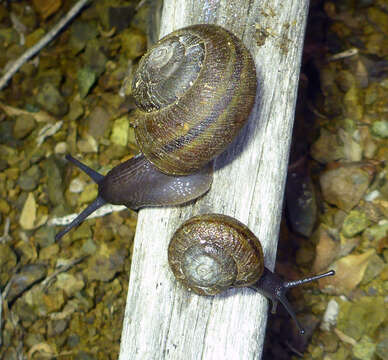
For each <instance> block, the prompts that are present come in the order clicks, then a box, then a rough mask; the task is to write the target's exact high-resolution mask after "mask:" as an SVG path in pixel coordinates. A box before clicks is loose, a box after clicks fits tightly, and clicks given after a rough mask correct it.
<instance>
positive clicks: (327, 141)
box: [311, 128, 344, 164]
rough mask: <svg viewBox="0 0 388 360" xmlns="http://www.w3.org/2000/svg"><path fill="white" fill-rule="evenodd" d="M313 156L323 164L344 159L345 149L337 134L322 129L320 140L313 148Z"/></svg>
mask: <svg viewBox="0 0 388 360" xmlns="http://www.w3.org/2000/svg"><path fill="white" fill-rule="evenodd" d="M311 156H312V157H313V158H314V159H315V160H317V161H319V162H320V163H323V164H327V163H329V162H331V161H336V160H339V159H343V157H344V149H343V144H342V142H341V139H340V138H339V136H338V135H337V134H333V133H331V132H329V131H327V130H326V129H325V128H322V129H321V133H320V136H319V138H318V139H317V141H315V143H314V144H313V145H312V147H311Z"/></svg>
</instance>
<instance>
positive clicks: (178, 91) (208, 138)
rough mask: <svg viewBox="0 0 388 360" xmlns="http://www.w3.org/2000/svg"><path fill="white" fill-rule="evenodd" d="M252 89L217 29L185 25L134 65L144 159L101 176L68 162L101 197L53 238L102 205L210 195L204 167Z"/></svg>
mask: <svg viewBox="0 0 388 360" xmlns="http://www.w3.org/2000/svg"><path fill="white" fill-rule="evenodd" d="M256 85H257V80H256V69H255V65H254V61H253V59H252V56H251V55H250V53H249V51H248V49H247V48H246V47H245V46H244V44H243V42H242V41H241V40H240V39H238V38H237V37H236V36H235V35H233V34H232V33H230V32H229V31H227V30H225V29H223V28H222V27H220V26H216V25H209V24H199V25H193V26H189V27H186V28H183V29H181V30H177V31H174V32H172V33H171V34H169V35H167V36H166V37H164V38H163V39H161V40H160V41H159V42H157V43H156V44H155V45H154V46H153V47H151V48H150V49H149V50H148V52H147V53H146V54H145V55H144V56H143V58H142V59H141V60H140V63H139V67H138V69H137V71H136V73H135V74H134V78H133V83H132V93H133V96H134V98H135V102H136V104H137V106H138V109H136V110H135V112H134V115H133V118H134V121H133V126H134V129H135V135H136V139H137V142H138V145H139V147H140V150H141V152H142V154H140V155H138V156H136V157H134V158H132V159H130V160H128V161H126V162H124V163H122V164H120V165H118V166H117V167H115V168H113V169H112V170H111V171H110V172H109V173H108V174H107V175H106V176H102V175H100V174H99V173H96V172H95V171H94V170H92V169H90V168H88V167H87V166H86V165H84V164H82V163H80V162H79V161H78V160H76V159H74V158H73V157H71V156H69V155H68V156H67V159H68V160H69V161H71V162H73V163H74V164H75V165H77V166H78V167H79V168H80V169H82V170H83V171H85V172H86V173H87V174H88V175H89V176H90V177H91V178H92V179H93V180H94V181H95V182H96V183H98V189H99V195H98V197H97V198H96V200H95V201H94V202H93V203H92V204H90V205H89V206H88V207H87V208H86V209H85V210H84V211H83V212H82V213H81V214H80V215H79V216H78V217H77V218H76V219H75V220H74V221H73V222H71V223H70V224H69V225H67V226H66V227H65V228H64V229H63V230H62V231H61V232H59V233H58V234H57V236H56V239H59V238H61V237H62V236H63V235H64V234H66V233H67V232H68V231H69V230H71V229H72V228H73V227H75V226H77V225H79V224H80V223H81V222H82V221H83V220H84V219H85V218H86V217H87V216H89V215H90V214H91V213H92V212H93V211H95V210H96V209H97V208H99V207H100V206H102V205H103V204H105V203H111V204H123V205H126V206H127V207H129V208H132V209H138V208H140V207H143V206H161V205H176V204H182V203H185V202H188V201H190V200H193V199H195V198H197V197H199V196H201V195H202V194H204V193H205V192H206V191H208V189H209V188H210V186H211V182H212V166H211V165H209V162H210V161H211V160H212V159H214V158H215V157H216V156H217V155H219V154H220V153H221V152H222V151H223V150H224V149H225V148H226V147H227V146H228V145H229V144H230V143H231V142H232V140H233V139H234V138H235V136H236V135H237V133H238V132H239V130H240V129H241V127H242V126H243V125H244V123H245V122H246V120H247V118H248V115H249V113H250V111H251V109H252V106H253V104H254V100H255V94H256Z"/></svg>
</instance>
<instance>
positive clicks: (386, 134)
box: [371, 120, 388, 139]
mask: <svg viewBox="0 0 388 360" xmlns="http://www.w3.org/2000/svg"><path fill="white" fill-rule="evenodd" d="M371 131H372V134H373V135H375V136H377V137H380V138H383V139H386V138H388V121H387V120H382V121H375V122H374V123H373V125H372V128H371Z"/></svg>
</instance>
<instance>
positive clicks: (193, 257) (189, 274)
mask: <svg viewBox="0 0 388 360" xmlns="http://www.w3.org/2000/svg"><path fill="white" fill-rule="evenodd" d="M168 262H169V264H170V267H171V269H172V271H173V273H174V275H175V277H176V278H177V279H178V280H179V281H181V282H182V283H183V284H184V285H185V286H186V287H187V288H189V289H191V290H192V291H194V292H196V293H197V294H200V295H215V294H218V293H220V292H222V291H224V290H226V289H227V288H229V287H235V286H237V287H238V286H249V285H252V284H254V283H255V282H257V281H258V279H259V278H260V276H261V274H262V273H263V270H264V262H263V251H262V248H261V245H260V242H259V240H258V239H257V238H256V237H255V235H254V234H253V233H252V232H251V231H250V230H249V229H248V228H247V227H246V226H245V225H244V224H242V223H240V222H239V221H238V220H236V219H233V218H231V217H229V216H225V215H220V214H205V215H199V216H195V217H193V218H191V219H189V220H187V221H186V222H185V223H183V224H182V225H181V226H180V227H179V229H178V230H177V231H176V232H175V234H174V236H173V237H172V239H171V242H170V244H169V247H168Z"/></svg>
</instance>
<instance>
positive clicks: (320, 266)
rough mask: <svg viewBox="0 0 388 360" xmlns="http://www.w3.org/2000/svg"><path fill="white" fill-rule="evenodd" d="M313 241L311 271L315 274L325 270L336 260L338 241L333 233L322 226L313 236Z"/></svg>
mask: <svg viewBox="0 0 388 360" xmlns="http://www.w3.org/2000/svg"><path fill="white" fill-rule="evenodd" d="M337 236H338V234H337ZM313 239H317V240H316V241H317V246H316V250H315V253H316V255H315V261H314V265H313V270H314V272H315V273H319V272H321V271H324V270H325V269H327V268H328V267H329V265H330V264H331V263H332V262H333V261H334V260H335V259H336V257H337V254H338V249H339V241H338V240H336V239H335V234H334V233H333V231H330V229H327V228H326V227H325V226H324V225H321V226H319V228H318V229H317V230H316V232H315V233H314V234H313Z"/></svg>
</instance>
